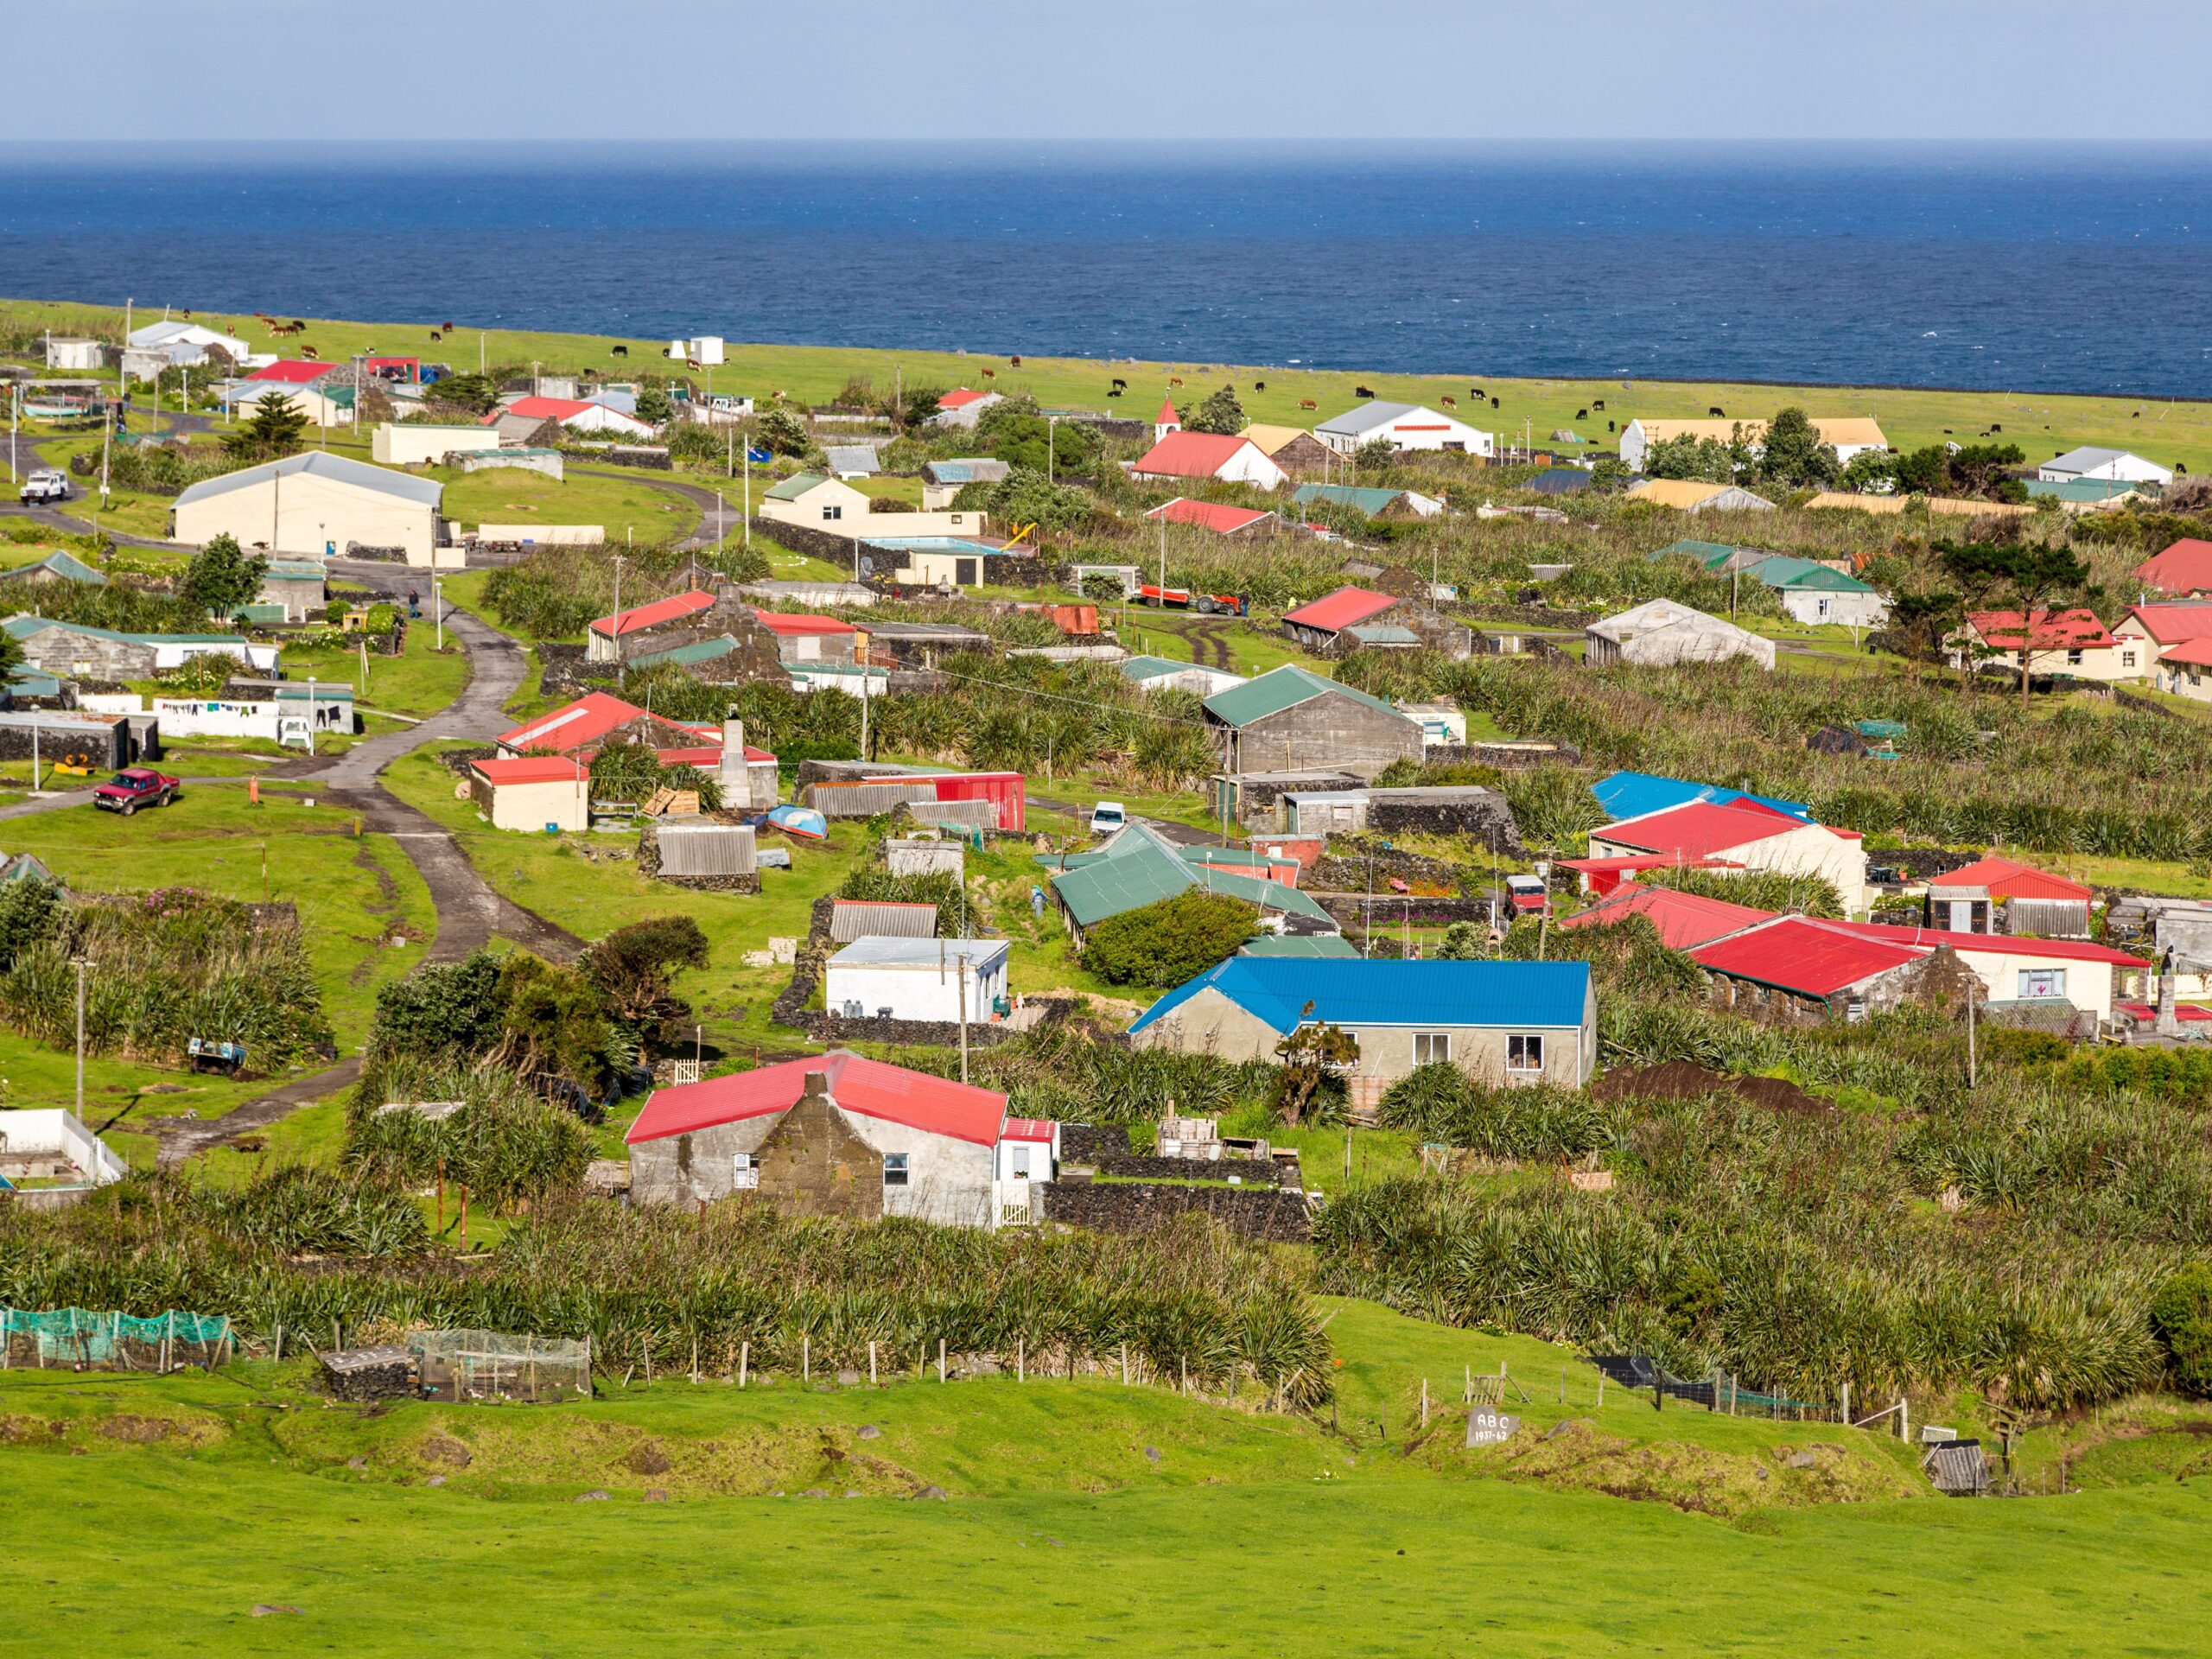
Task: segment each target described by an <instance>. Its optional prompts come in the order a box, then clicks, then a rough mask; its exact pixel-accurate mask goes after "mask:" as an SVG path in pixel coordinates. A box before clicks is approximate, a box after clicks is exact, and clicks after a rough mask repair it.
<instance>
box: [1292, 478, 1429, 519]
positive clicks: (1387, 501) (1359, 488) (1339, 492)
mask: <svg viewBox="0 0 2212 1659" xmlns="http://www.w3.org/2000/svg"><path fill="white" fill-rule="evenodd" d="M1404 494H1405V492H1404V491H1403V490H1386V489H1383V488H1382V487H1381V486H1379V485H1355V484H1301V485H1300V486H1298V487H1297V488H1296V489H1295V490H1294V491H1292V492H1291V496H1290V499H1291V500H1292V501H1294V503H1296V504H1297V505H1300V506H1301V507H1303V506H1308V505H1312V504H1313V502H1316V501H1331V502H1334V503H1335V504H1336V505H1338V506H1340V507H1357V509H1358V510H1359V511H1360V512H1363V513H1365V514H1366V515H1367V516H1368V517H1369V518H1373V517H1375V515H1376V513H1378V512H1389V509H1390V506H1391V504H1392V503H1394V502H1395V501H1396V500H1397V499H1399V498H1400V497H1401V496H1402V495H1404Z"/></svg>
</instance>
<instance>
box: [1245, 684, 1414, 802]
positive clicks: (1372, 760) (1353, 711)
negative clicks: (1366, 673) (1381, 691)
mask: <svg viewBox="0 0 2212 1659" xmlns="http://www.w3.org/2000/svg"><path fill="white" fill-rule="evenodd" d="M1203 707H1204V708H1205V717H1206V723H1207V725H1208V726H1209V727H1210V728H1211V729H1212V731H1213V733H1214V734H1215V736H1216V738H1217V741H1219V742H1220V743H1221V745H1222V748H1223V753H1224V756H1225V757H1226V763H1225V767H1224V769H1225V770H1226V771H1229V772H1246V771H1251V770H1266V771H1275V770H1281V771H1284V772H1295V771H1298V770H1299V769H1300V768H1301V767H1302V768H1305V769H1307V770H1315V769H1323V770H1328V771H1333V772H1350V773H1351V774H1353V775H1354V776H1356V777H1358V778H1362V779H1371V778H1373V777H1374V776H1375V774H1376V772H1380V771H1382V770H1383V768H1384V767H1385V766H1389V764H1390V763H1391V762H1392V761H1393V760H1399V759H1401V758H1403V759H1405V760H1420V759H1421V747H1422V745H1421V722H1420V721H1416V720H1413V719H1410V718H1408V716H1407V715H1403V714H1402V713H1400V712H1399V711H1398V710H1397V709H1393V708H1392V707H1391V706H1390V705H1389V703H1387V702H1383V700H1382V699H1381V698H1380V697H1373V696H1369V695H1368V694H1367V693H1366V692H1364V691H1358V690H1353V689H1352V688H1351V686H1348V685H1341V684H1339V683H1337V682H1336V681H1334V680H1331V679H1325V678H1323V677H1321V676H1320V675H1319V674H1316V673H1314V672H1313V670H1311V669H1307V668H1300V667H1299V666H1298V665H1297V664H1290V663H1287V664H1284V665H1283V666H1281V668H1276V669H1271V670H1269V671H1268V672H1267V673H1265V674H1262V675H1261V676H1259V677H1257V678H1256V679H1253V680H1250V681H1248V682H1246V683H1244V684H1243V685H1240V686H1233V687H1231V688H1230V690H1226V691H1219V692H1216V693H1215V694H1214V695H1213V696H1210V697H1208V698H1207V699H1206V700H1205V703H1204V705H1203Z"/></svg>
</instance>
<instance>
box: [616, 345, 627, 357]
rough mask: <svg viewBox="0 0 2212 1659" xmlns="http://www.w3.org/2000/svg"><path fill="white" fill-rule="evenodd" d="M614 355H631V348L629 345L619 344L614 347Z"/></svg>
mask: <svg viewBox="0 0 2212 1659" xmlns="http://www.w3.org/2000/svg"><path fill="white" fill-rule="evenodd" d="M613 355H615V356H616V357H627V356H629V355H630V348H629V347H628V346H616V347H615V348H614V352H613Z"/></svg>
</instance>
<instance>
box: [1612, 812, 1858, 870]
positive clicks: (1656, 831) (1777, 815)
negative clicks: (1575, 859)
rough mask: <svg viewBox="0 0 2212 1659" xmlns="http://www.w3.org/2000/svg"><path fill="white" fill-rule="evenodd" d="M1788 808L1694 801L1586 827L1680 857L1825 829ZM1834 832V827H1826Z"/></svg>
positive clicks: (1615, 839) (1621, 841) (1617, 840)
mask: <svg viewBox="0 0 2212 1659" xmlns="http://www.w3.org/2000/svg"><path fill="white" fill-rule="evenodd" d="M1824 828H1826V826H1825V825H1821V824H1808V823H1806V822H1805V821H1804V819H1802V818H1794V817H1790V816H1789V813H1787V812H1777V811H1776V810H1774V809H1773V808H1772V807H1770V806H1761V805H1760V804H1758V802H1757V801H1751V800H1745V801H1732V802H1731V803H1729V804H1727V805H1726V806H1720V805H1717V804H1714V803H1713V802H1711V801H1693V802H1692V803H1690V804H1688V806H1677V807H1673V808H1670V809H1669V810H1667V811H1664V812H1651V813H1647V814H1646V815H1645V816H1644V817H1640V818H1624V819H1623V820H1622V821H1621V822H1620V823H1609V824H1607V825H1606V826H1605V828H1604V829H1593V830H1592V831H1591V832H1590V838H1591V839H1592V841H1604V842H1611V843H1613V844H1615V845H1617V846H1622V847H1641V848H1643V849H1644V850H1645V851H1647V852H1653V853H1668V854H1673V855H1679V856H1680V857H1681V858H1683V859H1700V858H1710V857H1711V856H1713V855H1714V854H1716V853H1725V852H1727V851H1728V850H1730V849H1732V848H1736V847H1748V846H1750V845H1751V843H1752V842H1759V841H1765V840H1768V839H1770V837H1772V836H1779V835H1786V834H1787V833H1789V831H1790V830H1792V829H1824ZM1830 833H1831V834H1834V831H1830Z"/></svg>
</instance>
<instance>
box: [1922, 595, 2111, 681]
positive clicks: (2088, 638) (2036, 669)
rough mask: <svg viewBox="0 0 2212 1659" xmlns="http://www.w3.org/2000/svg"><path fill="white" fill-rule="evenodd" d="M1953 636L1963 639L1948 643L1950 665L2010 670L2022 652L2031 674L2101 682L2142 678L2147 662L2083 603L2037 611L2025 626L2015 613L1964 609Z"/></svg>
mask: <svg viewBox="0 0 2212 1659" xmlns="http://www.w3.org/2000/svg"><path fill="white" fill-rule="evenodd" d="M1957 639H1958V640H1959V641H1962V642H1963V643H1955V645H1954V647H1953V651H1952V660H1953V662H1954V663H1955V664H1959V665H1961V666H1963V665H1967V664H1974V665H1980V664H1994V665H1996V666H1998V667H1999V668H2003V669H2006V670H2009V671H2011V672H2012V673H2014V674H2018V672H2019V671H2020V660H2021V658H2022V656H2023V655H2025V657H2026V658H2027V665H2028V671H2029V672H2030V673H2031V674H2063V675H2065V676H2067V677H2069V678H2072V679H2077V680H2097V681H2102V682H2110V681H2113V680H2138V679H2142V678H2144V677H2145V674H2146V673H2147V671H2148V669H2149V664H2150V660H2151V658H2150V653H2149V652H2148V651H2147V650H2145V648H2143V647H2141V646H2139V645H2136V644H2134V643H2133V642H2132V641H2129V640H2123V639H2115V638H2113V635H2112V634H2110V633H2109V632H2107V631H2106V629H2105V625H2104V624H2103V623H2102V622H2100V621H2099V620H2097V613H2095V612H2094V611H2092V610H2089V609H2088V608H2087V607H2075V609H2073V610H2068V611H2038V612H2037V613H2035V619H2034V624H2033V626H2032V629H2030V628H2028V627H2027V626H2025V624H2024V619H2023V618H2022V616H2021V614H2020V613H2019V612H2018V611H1969V612H1968V613H1967V626H1966V630H1965V632H1964V633H1963V634H1962V635H1960V636H1957Z"/></svg>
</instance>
